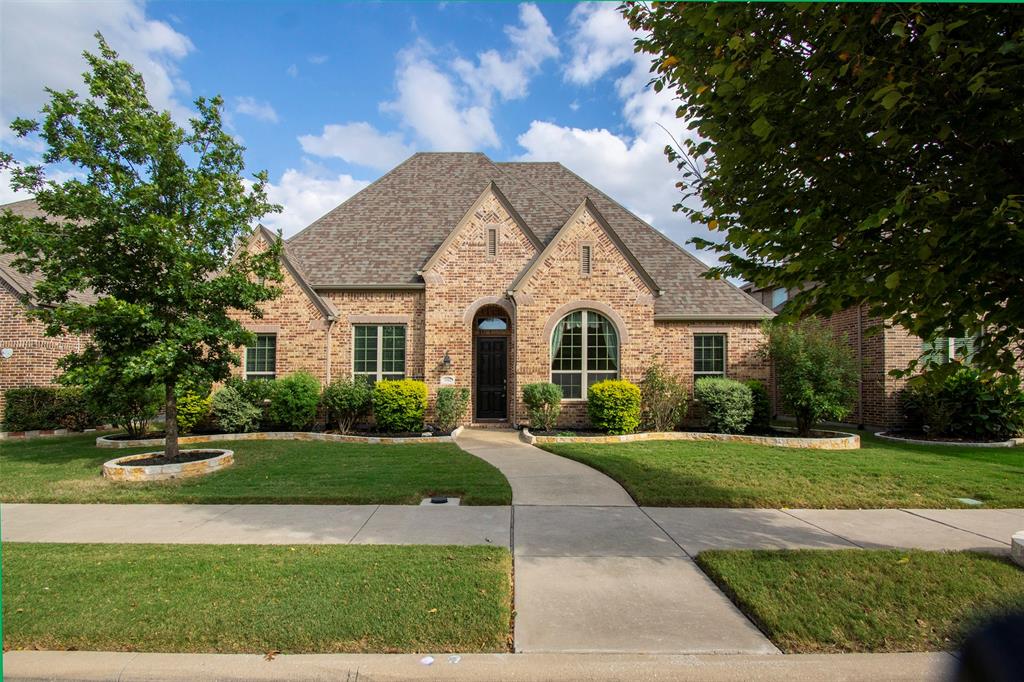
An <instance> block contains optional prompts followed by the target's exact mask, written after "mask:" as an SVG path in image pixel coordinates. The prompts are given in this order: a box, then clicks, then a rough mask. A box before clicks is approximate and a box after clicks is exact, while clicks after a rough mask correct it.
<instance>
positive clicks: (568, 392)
mask: <svg viewBox="0 0 1024 682" xmlns="http://www.w3.org/2000/svg"><path fill="white" fill-rule="evenodd" d="M618 377H619V333H618V331H616V329H615V325H613V324H612V322H611V320H609V319H608V318H607V317H605V316H604V315H601V314H600V313H596V312H594V311H593V310H577V311H575V312H572V313H569V314H568V315H566V316H565V317H563V318H562V319H561V320H559V322H558V324H557V325H555V329H554V331H552V333H551V382H552V383H554V384H558V385H559V386H561V387H562V397H563V398H565V399H567V400H579V399H583V400H586V398H587V387H588V386H591V385H593V384H595V383H597V382H598V381H604V380H605V379H617V378H618Z"/></svg>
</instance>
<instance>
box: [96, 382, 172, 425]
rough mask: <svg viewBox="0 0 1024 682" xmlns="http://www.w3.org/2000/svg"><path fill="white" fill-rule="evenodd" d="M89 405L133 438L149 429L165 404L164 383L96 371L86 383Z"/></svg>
mask: <svg viewBox="0 0 1024 682" xmlns="http://www.w3.org/2000/svg"><path fill="white" fill-rule="evenodd" d="M84 395H85V400H86V402H87V403H88V404H89V409H90V410H92V411H93V412H95V413H96V414H99V415H103V416H104V418H105V419H106V420H107V421H109V422H110V423H111V424H113V425H114V426H116V427H117V428H119V429H124V430H125V431H126V432H127V433H128V435H129V436H131V437H132V438H138V437H140V436H142V435H144V434H145V433H146V432H147V431H149V423H150V422H151V421H152V420H153V418H154V417H156V415H157V413H159V412H160V409H161V408H162V407H163V406H164V398H165V392H164V387H163V386H160V385H153V384H150V383H149V382H148V381H144V380H137V381H132V380H129V379H127V378H125V377H123V376H120V375H117V374H114V373H102V374H96V375H94V376H93V377H92V381H91V383H89V384H88V385H87V386H86V387H85V393H84Z"/></svg>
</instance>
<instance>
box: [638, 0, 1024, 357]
mask: <svg viewBox="0 0 1024 682" xmlns="http://www.w3.org/2000/svg"><path fill="white" fill-rule="evenodd" d="M624 13H625V14H626V15H627V16H628V18H629V20H630V21H631V24H632V25H633V26H634V27H635V28H636V29H637V30H638V31H640V35H641V39H640V40H639V42H638V46H639V49H640V50H641V51H643V52H646V53H648V54H650V55H652V56H653V57H654V61H655V62H658V61H660V60H661V59H662V58H663V56H664V55H672V56H673V57H674V58H675V60H677V61H673V65H672V68H671V70H670V71H666V72H664V73H659V74H656V75H655V82H656V83H658V84H659V85H660V86H661V87H664V88H665V89H667V90H669V91H671V92H672V93H674V94H675V95H677V96H678V97H679V100H680V111H679V114H680V116H679V118H680V119H681V120H686V121H687V122H688V124H687V125H688V129H689V130H690V131H691V135H692V136H693V137H695V138H697V139H699V140H700V141H701V143H700V146H699V147H695V146H690V147H686V148H685V149H686V153H687V155H688V156H689V157H690V158H688V159H679V158H675V162H676V163H677V164H679V167H680V168H681V169H682V170H681V177H680V180H681V183H680V191H681V193H682V197H681V200H680V210H681V211H683V212H684V213H685V214H686V215H687V216H688V217H689V218H690V219H691V221H692V222H694V223H695V224H704V225H707V224H708V220H709V218H710V217H711V216H714V217H715V218H716V219H718V220H721V224H720V225H718V227H719V228H720V229H726V230H728V232H727V236H726V241H725V242H724V243H722V244H715V243H713V242H711V241H709V240H708V239H702V238H700V237H698V238H696V239H694V240H693V241H692V243H694V244H697V245H698V246H699V247H701V248H705V249H708V250H710V251H712V252H714V253H716V254H717V255H718V256H719V257H720V259H721V265H719V266H716V267H714V268H711V269H709V271H708V273H707V276H708V277H718V276H728V277H736V278H741V279H745V280H747V281H753V282H755V283H756V284H757V285H758V286H763V287H788V288H795V287H800V286H802V285H804V284H806V283H807V282H814V283H815V287H814V288H813V289H812V290H810V291H808V292H806V295H805V296H801V297H799V298H798V301H799V302H798V303H794V304H791V305H790V306H789V308H790V309H791V311H792V314H793V315H794V316H798V315H800V314H803V313H808V312H818V313H822V314H829V313H831V312H833V311H836V310H841V309H843V308H846V307H849V306H853V305H864V306H865V308H866V309H867V310H868V311H869V313H870V315H871V316H872V317H876V318H881V319H887V320H893V321H894V322H895V323H897V324H900V325H902V326H904V327H906V328H907V329H909V330H911V331H912V332H914V333H916V334H918V335H920V336H929V335H931V334H933V333H934V332H935V330H936V329H940V330H941V329H944V330H949V329H953V328H960V329H964V328H970V330H971V331H972V332H974V331H977V332H980V333H982V335H983V338H984V339H985V340H986V343H984V344H982V345H981V346H980V347H979V350H978V352H977V354H976V356H975V362H979V363H982V364H984V365H985V366H987V367H988V368H990V369H993V370H994V369H999V370H1000V371H1016V369H1015V363H1016V362H1017V361H1018V359H1021V358H1024V296H1021V295H1020V276H1019V274H1018V273H1020V271H1021V270H1020V268H1021V266H1020V264H1021V263H1024V230H1022V229H1021V228H1020V225H1021V224H1024V212H1022V209H1021V206H1020V201H1019V197H1020V195H1021V193H1022V192H1021V189H1020V187H1021V180H1020V179H1021V167H1020V159H1022V158H1024V108H1022V107H1021V106H1020V102H1022V101H1024V79H1021V78H1020V56H1021V54H1024V13H1021V12H1020V11H1019V10H1018V9H1017V8H1015V7H1004V6H996V5H988V6H984V7H980V6H970V5H967V6H964V5H930V6H928V7H927V9H926V10H925V9H922V8H920V7H917V6H894V5H876V6H862V5H845V6H843V7H842V9H841V11H839V10H837V9H836V7H835V6H831V5H783V4H775V5H768V6H756V7H755V6H751V5H743V4H731V3H721V4H712V5H692V4H688V3H687V4H683V3H658V4H653V5H650V6H648V5H644V4H636V5H630V6H629V7H628V8H627V9H625V10H624ZM695 156H697V157H700V160H701V162H702V164H704V167H703V168H702V172H701V173H700V174H699V175H698V174H694V173H692V171H691V169H690V166H689V165H688V163H689V162H690V161H693V157H695ZM687 173H689V174H687Z"/></svg>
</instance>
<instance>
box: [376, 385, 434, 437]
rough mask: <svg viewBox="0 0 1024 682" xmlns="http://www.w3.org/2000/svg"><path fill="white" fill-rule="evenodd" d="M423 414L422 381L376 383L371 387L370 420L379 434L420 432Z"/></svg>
mask: <svg viewBox="0 0 1024 682" xmlns="http://www.w3.org/2000/svg"><path fill="white" fill-rule="evenodd" d="M426 412H427V385H426V384H425V383H423V382H422V381H415V380H413V379H400V380H398V381H378V382H377V384H376V385H375V386H374V387H373V416H374V419H376V421H377V426H378V427H380V428H381V429H382V430H383V431H387V432H390V433H403V432H406V431H413V432H420V431H422V430H423V415H424V414H426Z"/></svg>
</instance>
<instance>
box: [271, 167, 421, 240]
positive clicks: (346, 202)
mask: <svg viewBox="0 0 1024 682" xmlns="http://www.w3.org/2000/svg"><path fill="white" fill-rule="evenodd" d="M427 153H429V152H416V153H415V154H413V155H412V156H410V157H409V158H407V159H406V160H405V161H403V162H402V163H400V164H398V165H397V166H395V167H394V168H392V169H391V170H389V171H388V172H387V173H385V174H384V175H382V176H380V177H379V178H377V179H376V180H374V181H373V182H371V183H370V184H369V185H367V186H366V187H364V188H362V189H361V190H359V191H358V192H356V193H355V194H353V195H352V196H350V197H349V198H348V199H345V201H343V202H341V203H340V204H338V205H337V206H335V207H334V208H332V209H331V210H329V211H327V213H324V214H323V215H322V216H320V217H319V218H317V219H316V220H314V221H313V222H311V223H310V224H309V225H306V226H305V227H304V228H302V229H301V230H299V231H298V232H296V233H295V234H293V235H292V236H291V237H288V239H284V240H283V241H284V243H286V244H287V243H289V242H291V241H292V240H294V239H296V238H298V237H299V235H302V234H305V233H306V232H307V231H308V230H309V229H310V228H311V227H313V226H314V225H316V224H317V223H319V222H320V221H321V220H323V219H324V218H326V217H327V216H329V215H331V214H332V213H334V212H335V211H337V210H339V209H341V208H342V207H343V206H346V205H348V203H349V202H350V201H352V200H353V199H355V198H356V197H357V196H359V195H360V194H362V193H363V192H365V191H366V190H368V189H370V188H371V187H375V186H376V185H378V184H380V183H381V182H383V181H384V180H385V179H386V178H388V177H390V176H391V175H393V174H394V173H395V172H396V171H398V169H399V168H401V167H402V166H404V165H406V164H407V163H409V162H410V161H412V160H413V159H415V158H416V157H417V156H422V155H423V154H427Z"/></svg>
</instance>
